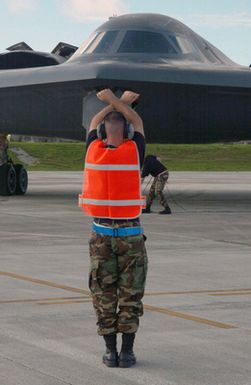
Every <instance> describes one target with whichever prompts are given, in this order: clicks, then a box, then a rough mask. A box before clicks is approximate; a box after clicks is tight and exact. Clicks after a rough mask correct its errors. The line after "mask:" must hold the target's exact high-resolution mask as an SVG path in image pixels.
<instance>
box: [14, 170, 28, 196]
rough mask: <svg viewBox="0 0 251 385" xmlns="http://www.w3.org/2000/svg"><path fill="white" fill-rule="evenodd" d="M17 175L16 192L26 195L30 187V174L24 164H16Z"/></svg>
mask: <svg viewBox="0 0 251 385" xmlns="http://www.w3.org/2000/svg"><path fill="white" fill-rule="evenodd" d="M14 168H15V171H16V176H17V184H16V190H15V194H17V195H24V194H25V193H26V191H27V188H28V174H27V171H26V169H25V168H24V166H23V165H22V164H14Z"/></svg>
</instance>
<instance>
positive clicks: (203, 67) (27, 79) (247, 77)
mask: <svg viewBox="0 0 251 385" xmlns="http://www.w3.org/2000/svg"><path fill="white" fill-rule="evenodd" d="M105 87H109V88H111V89H113V90H115V91H116V90H117V91H118V92H121V91H123V90H125V89H132V90H133V91H135V92H137V93H139V94H140V95H141V96H140V99H139V104H138V106H137V111H138V112H139V114H140V115H141V116H142V118H143V121H144V127H145V131H146V136H147V140H148V141H150V142H166V143H167V142H168V143H205V142H216V141H236V140H246V139H250V138H251V132H250V131H251V69H250V68H249V67H244V66H241V65H238V64H236V63H234V62H233V61H231V60H230V59H229V58H228V57H227V56H225V55H224V54H223V53H222V52H221V51H219V50H218V49H217V48H216V47H214V46H213V45H212V44H210V43H209V42H208V41H206V40H205V39H203V38H202V37H200V36H199V35H198V34H196V33H195V32H193V31H192V30H191V29H190V28H188V27H187V26H185V25H184V24H182V23H181V22H179V21H177V20H175V19H173V18H170V17H168V16H164V15H159V14H128V15H123V16H119V17H111V18H110V19H109V20H108V21H107V22H106V23H104V24H102V25H101V26H100V27H99V28H97V29H96V31H95V32H94V33H93V34H91V36H90V37H89V38H88V39H87V40H86V41H85V42H84V43H83V44H82V45H81V46H80V48H79V49H78V50H77V51H76V52H75V53H74V54H73V55H72V56H71V57H70V59H69V60H67V61H65V62H64V63H62V64H59V65H55V66H47V67H39V68H27V69H11V70H1V71H0V106H1V108H0V133H1V132H3V133H8V134H21V135H38V136H55V137H61V138H69V139H80V140H82V139H84V137H85V131H84V129H83V127H85V128H88V124H89V122H90V119H91V117H92V116H93V115H94V114H95V112H97V111H98V110H99V109H100V108H101V107H102V103H101V102H99V101H98V100H97V98H96V97H95V93H96V91H97V90H100V89H102V88H105Z"/></svg>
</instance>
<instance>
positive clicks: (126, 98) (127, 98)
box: [120, 91, 140, 104]
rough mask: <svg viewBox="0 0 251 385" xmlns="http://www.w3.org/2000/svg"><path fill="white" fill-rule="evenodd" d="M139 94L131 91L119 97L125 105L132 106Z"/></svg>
mask: <svg viewBox="0 0 251 385" xmlns="http://www.w3.org/2000/svg"><path fill="white" fill-rule="evenodd" d="M139 96H140V95H139V94H136V92H132V91H125V92H124V93H123V95H122V96H121V98H120V100H121V101H122V102H123V103H125V104H132V103H133V102H135V100H137V99H138V98H139Z"/></svg>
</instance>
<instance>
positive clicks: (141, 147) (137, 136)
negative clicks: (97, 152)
mask: <svg viewBox="0 0 251 385" xmlns="http://www.w3.org/2000/svg"><path fill="white" fill-rule="evenodd" d="M97 138H98V137H97V130H92V131H91V132H90V134H89V135H88V138H87V141H86V150H87V148H88V147H89V146H90V144H91V143H92V142H93V141H94V140H96V139H97ZM132 140H133V141H134V142H135V143H136V146H137V149H138V153H139V162H140V168H142V165H143V162H144V156H145V147H146V141H145V137H144V135H142V134H141V133H140V132H137V131H136V132H135V133H134V135H133V138H132ZM107 147H112V146H107ZM94 221H95V222H98V223H99V222H100V221H101V223H108V224H109V223H110V222H116V223H124V222H125V221H130V222H134V225H139V218H135V219H131V220H130V219H128V220H125V219H116V220H114V221H113V220H111V219H109V218H102V219H101V218H94Z"/></svg>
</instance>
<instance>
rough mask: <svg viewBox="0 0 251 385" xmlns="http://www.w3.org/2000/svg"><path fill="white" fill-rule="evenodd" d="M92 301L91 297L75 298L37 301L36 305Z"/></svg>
mask: <svg viewBox="0 0 251 385" xmlns="http://www.w3.org/2000/svg"><path fill="white" fill-rule="evenodd" d="M83 302H92V299H91V298H90V299H76V300H65V301H39V302H37V304H38V305H69V304H72V303H83Z"/></svg>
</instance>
